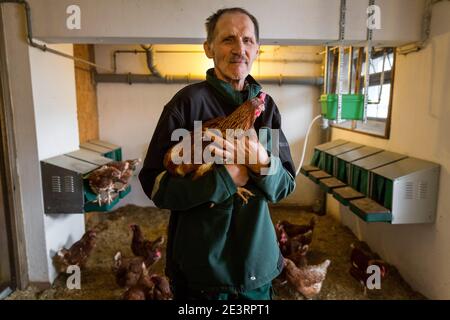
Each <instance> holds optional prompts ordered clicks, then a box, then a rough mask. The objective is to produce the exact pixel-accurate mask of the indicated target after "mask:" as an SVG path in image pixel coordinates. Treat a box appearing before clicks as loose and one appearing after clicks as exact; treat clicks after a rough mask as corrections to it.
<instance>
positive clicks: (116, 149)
mask: <svg viewBox="0 0 450 320" xmlns="http://www.w3.org/2000/svg"><path fill="white" fill-rule="evenodd" d="M80 148H82V149H87V150H91V151H94V152H97V153H100V154H101V155H102V156H104V157H106V158H110V159H112V160H115V161H122V148H121V147H120V146H118V145H115V144H112V143H109V142H106V141H102V140H89V141H88V142H84V143H82V144H80Z"/></svg>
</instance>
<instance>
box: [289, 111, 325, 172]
mask: <svg viewBox="0 0 450 320" xmlns="http://www.w3.org/2000/svg"><path fill="white" fill-rule="evenodd" d="M320 118H322V115H321V114H320V115H318V116H317V117H315V118H314V119H313V120H312V121H311V123H310V124H309V127H308V131H306V137H305V143H304V144H303V152H302V159H301V160H300V164H299V165H298V168H297V171H296V172H295V176H298V174H299V173H300V169H301V168H302V166H303V160H305V153H306V146H307V145H308V138H309V132H310V131H311V128H312V126H313V124H314V122H316V121H317V120H318V119H320Z"/></svg>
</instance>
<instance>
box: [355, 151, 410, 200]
mask: <svg viewBox="0 0 450 320" xmlns="http://www.w3.org/2000/svg"><path fill="white" fill-rule="evenodd" d="M405 158H407V156H405V155H403V154H399V153H395V152H390V151H382V152H379V153H376V154H374V155H372V156H369V157H366V158H363V159H360V160H357V161H354V162H352V163H351V164H350V168H351V169H350V171H351V173H350V175H351V176H350V177H351V178H350V186H351V187H353V188H354V189H356V190H357V191H359V192H362V193H364V194H365V195H369V194H370V187H371V182H372V181H371V179H372V174H371V170H373V169H376V168H379V167H382V166H385V165H387V164H390V163H392V162H395V161H398V160H401V159H405Z"/></svg>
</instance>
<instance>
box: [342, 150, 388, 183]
mask: <svg viewBox="0 0 450 320" xmlns="http://www.w3.org/2000/svg"><path fill="white" fill-rule="evenodd" d="M381 151H383V149H378V148H374V147H368V146H363V147H362V148H358V149H355V150H352V151H349V152H346V153H343V154H340V155H338V156H337V157H336V158H337V165H336V167H337V170H336V172H335V176H336V177H337V178H338V179H339V180H341V181H342V182H344V183H347V184H348V183H349V182H350V172H351V170H350V164H351V163H352V162H355V161H358V160H360V159H363V158H366V157H369V156H371V155H374V154H377V153H379V152H381Z"/></svg>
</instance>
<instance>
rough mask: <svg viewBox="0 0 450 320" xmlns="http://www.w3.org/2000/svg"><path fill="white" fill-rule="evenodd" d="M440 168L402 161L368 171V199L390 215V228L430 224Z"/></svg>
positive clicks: (421, 162)
mask: <svg viewBox="0 0 450 320" xmlns="http://www.w3.org/2000/svg"><path fill="white" fill-rule="evenodd" d="M439 173H440V165H439V164H437V163H433V162H430V161H425V160H421V159H416V158H406V159H403V160H399V161H396V162H394V163H391V164H388V165H385V166H382V167H379V168H377V169H374V170H372V175H373V179H372V187H371V192H370V197H371V198H372V199H373V200H375V201H376V202H378V203H380V204H381V205H383V206H384V207H386V208H388V209H390V210H391V211H392V221H391V223H393V224H401V223H427V222H428V223H429V222H434V220H435V216H436V207H437V200H438V189H439Z"/></svg>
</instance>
